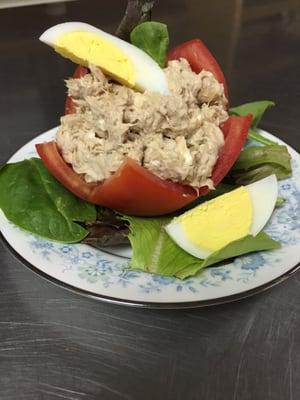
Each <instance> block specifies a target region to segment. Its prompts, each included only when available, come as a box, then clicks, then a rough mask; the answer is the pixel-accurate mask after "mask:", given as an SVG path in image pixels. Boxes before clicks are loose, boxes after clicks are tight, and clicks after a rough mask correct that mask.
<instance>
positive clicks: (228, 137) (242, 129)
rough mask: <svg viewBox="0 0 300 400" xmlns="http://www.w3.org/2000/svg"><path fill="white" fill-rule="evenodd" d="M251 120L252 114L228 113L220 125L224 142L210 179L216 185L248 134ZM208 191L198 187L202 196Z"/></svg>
mask: <svg viewBox="0 0 300 400" xmlns="http://www.w3.org/2000/svg"><path fill="white" fill-rule="evenodd" d="M251 122H252V114H248V115H247V116H245V117H238V116H236V115H230V116H229V118H228V119H227V120H226V122H225V124H224V125H223V127H222V130H223V134H224V138H225V142H224V145H223V147H222V148H221V150H220V152H219V156H218V160H217V162H216V164H215V166H214V169H213V172H212V176H211V179H212V181H213V183H214V186H215V187H216V186H217V185H218V184H219V183H220V182H221V181H222V179H223V178H225V176H226V175H227V174H228V172H229V170H230V169H231V167H232V166H233V164H234V163H235V162H236V160H237V158H238V156H239V154H240V152H241V150H242V148H243V146H244V144H245V141H246V139H247V136H248V131H249V128H250V126H251ZM208 192H209V188H208V187H207V186H203V187H202V188H199V195H200V196H204V195H206V194H207V193H208Z"/></svg>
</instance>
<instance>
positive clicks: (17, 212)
mask: <svg viewBox="0 0 300 400" xmlns="http://www.w3.org/2000/svg"><path fill="white" fill-rule="evenodd" d="M0 187H1V191H0V209H2V211H3V212H4V214H5V216H6V218H7V219H8V220H9V221H11V222H12V223H14V224H15V225H17V226H18V227H20V228H22V229H24V230H26V231H29V232H32V233H34V234H36V235H39V236H42V237H44V238H47V239H50V240H55V241H57V242H61V243H76V242H80V241H81V240H82V239H83V238H85V237H86V235H87V234H88V231H87V230H86V229H85V228H83V227H82V226H81V225H80V224H77V223H76V222H75V221H77V222H84V221H92V220H95V219H96V207H95V206H94V205H92V204H90V203H86V202H85V201H83V200H81V199H79V198H78V197H76V196H74V195H73V194H72V193H71V192H69V191H68V190H67V189H66V188H64V187H63V186H62V185H61V184H60V183H59V182H58V181H57V180H56V179H55V178H54V177H53V176H52V175H51V174H50V173H49V172H48V171H47V169H46V168H45V167H44V165H43V163H42V161H41V160H40V159H38V158H31V159H29V160H24V161H21V162H17V163H12V164H6V165H4V166H3V167H2V168H1V170H0Z"/></svg>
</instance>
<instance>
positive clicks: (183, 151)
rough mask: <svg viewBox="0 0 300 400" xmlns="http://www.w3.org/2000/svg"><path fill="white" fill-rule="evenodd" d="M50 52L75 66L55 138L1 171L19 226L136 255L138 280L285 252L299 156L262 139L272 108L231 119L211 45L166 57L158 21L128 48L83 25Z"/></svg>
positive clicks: (255, 106) (66, 29)
mask: <svg viewBox="0 0 300 400" xmlns="http://www.w3.org/2000/svg"><path fill="white" fill-rule="evenodd" d="M40 40H41V41H42V42H44V43H46V44H47V45H49V46H51V47H53V48H54V50H55V51H56V52H57V53H59V54H60V55H62V56H63V57H66V58H68V59H70V60H71V61H73V62H74V63H76V64H78V66H77V67H76V69H75V72H74V75H73V77H71V78H69V79H68V80H67V81H66V86H67V89H68V95H67V98H66V105H65V114H64V115H63V116H62V117H61V123H60V127H59V128H58V131H57V134H56V137H55V139H54V140H53V141H51V142H46V143H39V144H37V145H36V150H37V152H38V155H39V156H40V158H36V157H34V158H31V159H26V160H24V161H21V162H17V163H9V164H6V165H4V166H2V167H1V169H0V187H1V192H0V208H1V209H2V211H3V212H4V214H5V216H6V217H7V219H8V220H9V221H11V222H12V223H14V224H15V225H17V226H18V227H20V228H22V229H24V230H27V231H29V232H32V233H34V234H36V235H39V236H42V237H44V238H47V239H50V240H54V241H58V242H62V243H87V244H90V245H92V246H96V247H99V248H103V247H104V246H107V245H118V244H123V243H127V244H130V245H131V247H132V258H131V262H130V268H132V269H140V270H143V271H146V272H151V273H155V274H161V275H167V276H175V277H177V278H180V279H185V278H186V277H189V276H193V275H195V274H197V273H199V272H200V271H201V270H202V269H203V268H205V267H208V266H210V265H213V264H216V263H218V262H220V261H222V260H225V259H230V258H232V257H236V256H239V255H241V254H245V253H249V252H254V251H260V250H272V249H276V248H278V247H280V243H279V242H277V241H275V240H273V239H272V238H271V237H270V236H269V235H267V234H266V233H265V232H263V228H264V226H265V225H266V223H267V222H268V220H269V219H270V217H271V215H272V213H273V211H274V209H275V207H278V206H280V205H281V204H282V203H283V202H284V199H282V198H279V197H278V188H277V180H278V179H285V178H287V177H289V176H291V174H292V169H291V163H290V155H289V153H288V151H287V148H286V147H285V146H283V145H279V144H277V143H275V142H273V141H271V140H269V139H267V138H265V137H264V136H262V135H261V134H260V133H259V132H258V129H257V128H258V125H259V122H260V120H261V118H262V116H263V114H264V112H265V111H266V110H267V109H268V108H269V107H271V106H273V105H274V103H273V102H271V101H266V100H264V101H256V102H252V103H247V104H244V105H241V106H238V107H231V106H230V97H229V89H228V86H227V83H226V80H225V77H224V74H223V72H222V70H221V68H220V66H219V65H218V63H217V61H216V60H215V58H214V57H213V55H212V54H211V53H210V51H209V50H208V49H207V47H206V46H205V44H204V43H203V42H202V41H201V40H200V39H193V40H190V41H188V42H186V43H183V44H181V45H179V46H177V47H175V48H174V49H171V50H169V49H168V46H169V34H168V29H167V26H166V25H164V24H162V23H158V22H154V21H148V22H142V23H140V24H138V25H137V26H135V27H134V28H133V29H132V30H131V33H130V42H128V41H125V40H123V39H120V38H119V37H117V36H113V35H110V34H108V33H106V32H104V31H102V30H100V29H98V28H96V27H93V26H91V25H89V24H85V23H81V22H69V23H63V24H59V25H56V26H54V27H52V28H50V29H48V30H47V31H46V32H44V33H43V34H42V36H41V37H40Z"/></svg>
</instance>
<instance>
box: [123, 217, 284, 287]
mask: <svg viewBox="0 0 300 400" xmlns="http://www.w3.org/2000/svg"><path fill="white" fill-rule="evenodd" d="M123 218H124V219H125V220H126V221H128V222H129V228H130V234H129V240H130V242H131V246H132V250H133V255H132V259H131V262H130V267H131V268H133V269H141V270H143V271H147V272H152V273H155V274H160V275H167V276H176V277H178V278H180V279H184V278H186V277H188V276H192V275H195V274H196V273H198V272H199V271H201V270H202V269H203V268H205V267H207V266H209V265H213V264H215V263H218V262H220V261H222V260H225V259H230V258H232V257H236V256H238V255H241V254H246V253H249V252H253V251H259V250H270V249H277V248H279V247H280V244H279V243H278V242H276V241H274V240H273V239H271V238H270V237H269V236H268V235H267V234H266V233H263V232H261V233H259V234H258V235H257V236H255V237H253V236H251V235H249V236H247V237H245V238H243V239H240V240H237V241H235V242H232V243H230V244H229V245H227V246H226V247H224V248H223V249H221V250H219V251H217V252H215V253H213V254H212V255H210V256H209V257H208V258H207V259H206V260H200V259H198V258H196V257H194V256H192V255H191V254H189V253H187V252H185V251H184V250H182V249H181V248H180V247H179V246H178V245H177V244H176V243H175V242H174V241H173V240H172V239H171V238H170V237H169V235H168V234H167V233H166V231H165V229H164V227H165V225H166V224H167V223H168V222H169V221H170V220H171V218H167V217H161V218H138V217H128V216H124V217H123Z"/></svg>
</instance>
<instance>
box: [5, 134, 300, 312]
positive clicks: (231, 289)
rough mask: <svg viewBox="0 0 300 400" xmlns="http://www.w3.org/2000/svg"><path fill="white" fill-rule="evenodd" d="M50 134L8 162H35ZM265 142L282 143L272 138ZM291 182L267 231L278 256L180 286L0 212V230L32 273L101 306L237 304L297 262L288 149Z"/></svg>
mask: <svg viewBox="0 0 300 400" xmlns="http://www.w3.org/2000/svg"><path fill="white" fill-rule="evenodd" d="M56 129H57V128H54V129H52V130H50V131H48V132H46V133H44V134H42V135H40V136H38V137H37V138H35V139H34V140H32V141H31V142H29V143H27V144H26V145H25V146H24V147H22V148H21V149H20V150H19V151H17V152H16V153H15V154H14V156H13V157H12V158H11V159H10V160H9V162H17V161H21V160H23V159H24V158H30V157H33V156H36V155H37V154H36V152H35V147H34V145H35V144H36V143H41V142H44V141H49V140H51V139H52V138H53V137H54V135H55V132H56ZM263 134H264V135H265V136H266V137H269V138H271V139H273V140H276V141H277V142H279V143H282V142H281V141H280V140H279V139H277V138H275V137H274V136H273V135H271V134H269V133H266V132H263ZM288 149H289V152H290V154H291V156H292V166H293V177H292V178H290V179H287V180H285V181H281V182H280V184H279V186H280V189H279V190H280V195H281V196H282V197H283V198H285V199H286V202H285V205H284V206H283V207H281V208H278V209H276V210H275V212H274V214H273V216H272V219H271V221H270V222H269V223H268V225H267V227H266V229H265V230H266V231H267V233H268V234H269V235H271V237H272V238H274V239H276V240H279V241H280V242H281V243H282V248H281V249H279V250H273V251H265V252H257V253H254V254H250V255H246V256H241V257H238V258H236V259H235V260H233V261H232V262H228V263H227V264H226V265H222V266H218V267H210V268H207V269H206V270H204V271H203V272H202V273H201V274H200V275H199V276H197V277H193V278H189V279H186V280H184V281H181V280H178V279H176V278H172V277H163V276H158V275H152V274H148V273H144V272H139V271H131V270H128V269H127V268H126V267H127V265H128V258H126V255H128V254H129V252H130V250H129V249H128V248H125V249H124V247H119V248H114V249H111V251H112V252H113V253H114V254H110V253H108V252H107V251H106V252H104V251H100V250H96V249H94V248H92V247H90V246H87V245H82V244H72V245H63V244H59V243H55V242H51V241H48V240H44V239H41V238H40V237H37V236H34V235H32V234H29V233H27V232H25V231H22V230H20V229H18V228H17V227H16V226H14V225H12V224H11V223H10V222H8V220H7V219H6V218H5V216H4V214H3V213H2V212H0V229H1V232H2V234H3V237H4V238H5V239H6V241H7V243H8V244H9V245H10V246H11V248H12V249H13V250H14V251H15V252H16V253H17V254H18V255H19V256H21V257H22V260H23V261H24V263H25V264H26V265H28V266H30V267H31V268H32V269H33V270H34V271H35V272H38V273H39V274H40V275H42V276H44V277H46V278H47V279H49V280H51V281H52V282H54V283H58V284H60V285H62V286H64V287H66V288H68V289H71V290H75V291H76V292H79V293H81V294H86V295H88V296H92V297H96V298H99V299H102V300H106V301H111V302H117V303H122V304H128V305H140V306H146V307H164V308H183V307H198V306H204V305H210V304H216V303H222V302H227V301H232V300H236V299H239V298H242V297H246V296H248V295H252V294H253V293H256V292H258V291H261V290H264V289H266V288H268V287H270V286H273V285H274V284H275V283H278V282H280V281H282V280H283V279H285V278H286V277H287V276H289V275H290V274H291V273H292V272H294V271H295V270H296V269H298V267H299V265H298V264H299V261H300V179H299V178H300V155H299V154H298V153H297V152H296V151H295V150H293V149H292V148H291V147H289V146H288Z"/></svg>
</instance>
